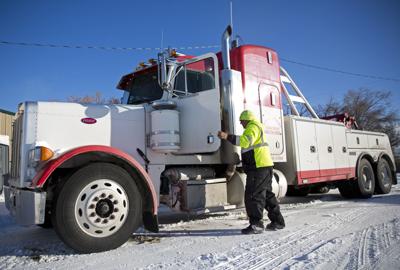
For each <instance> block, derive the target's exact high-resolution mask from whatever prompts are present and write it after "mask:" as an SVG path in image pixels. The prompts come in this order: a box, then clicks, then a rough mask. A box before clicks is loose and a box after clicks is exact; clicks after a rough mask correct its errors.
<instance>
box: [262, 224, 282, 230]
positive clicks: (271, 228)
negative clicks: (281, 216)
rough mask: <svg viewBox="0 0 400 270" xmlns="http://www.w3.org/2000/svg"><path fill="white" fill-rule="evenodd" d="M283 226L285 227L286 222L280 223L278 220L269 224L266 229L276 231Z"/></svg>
mask: <svg viewBox="0 0 400 270" xmlns="http://www.w3.org/2000/svg"><path fill="white" fill-rule="evenodd" d="M283 228H285V224H284V223H283V224H280V223H277V222H271V223H270V224H268V225H267V227H266V228H265V230H267V231H276V230H282V229H283Z"/></svg>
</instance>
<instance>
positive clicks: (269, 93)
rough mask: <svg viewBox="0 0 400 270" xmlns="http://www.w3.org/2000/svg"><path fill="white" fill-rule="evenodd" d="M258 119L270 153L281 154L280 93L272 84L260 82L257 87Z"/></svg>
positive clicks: (281, 122)
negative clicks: (262, 125) (262, 127)
mask: <svg viewBox="0 0 400 270" xmlns="http://www.w3.org/2000/svg"><path fill="white" fill-rule="evenodd" d="M258 99H259V109H260V121H261V122H262V123H263V124H264V130H265V134H266V136H267V142H268V144H269V149H270V151H271V154H272V155H273V156H274V155H281V154H282V153H283V151H284V137H283V135H284V131H283V129H284V127H283V121H282V119H283V112H282V110H281V108H280V104H281V95H280V92H279V90H278V89H277V88H276V86H274V85H270V84H267V83H260V85H259V87H258Z"/></svg>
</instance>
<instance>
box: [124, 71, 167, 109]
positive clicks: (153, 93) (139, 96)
mask: <svg viewBox="0 0 400 270" xmlns="http://www.w3.org/2000/svg"><path fill="white" fill-rule="evenodd" d="M128 92H129V98H128V104H141V103H146V102H151V101H154V100H157V99H160V98H161V97H162V95H163V90H162V89H161V87H160V85H159V84H158V78H157V70H153V71H150V72H147V73H142V74H139V75H137V77H134V79H133V82H132V84H131V86H130V88H129V89H128Z"/></svg>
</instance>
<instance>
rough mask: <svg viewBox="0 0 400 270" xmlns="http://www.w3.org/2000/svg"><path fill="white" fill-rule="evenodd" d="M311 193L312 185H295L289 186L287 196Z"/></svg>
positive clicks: (302, 195) (300, 195) (301, 195)
mask: <svg viewBox="0 0 400 270" xmlns="http://www.w3.org/2000/svg"><path fill="white" fill-rule="evenodd" d="M308 193H310V187H295V186H288V189H287V192H286V196H289V197H292V196H294V197H305V196H307V195H308Z"/></svg>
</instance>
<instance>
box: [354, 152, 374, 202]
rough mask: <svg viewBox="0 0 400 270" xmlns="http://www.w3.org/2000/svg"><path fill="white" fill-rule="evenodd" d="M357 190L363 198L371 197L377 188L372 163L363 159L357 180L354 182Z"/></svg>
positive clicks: (359, 166)
mask: <svg viewBox="0 0 400 270" xmlns="http://www.w3.org/2000/svg"><path fill="white" fill-rule="evenodd" d="M354 184H355V190H356V192H357V193H358V194H357V195H359V197H361V198H370V197H371V196H372V195H373V194H374V190H375V175H374V170H373V169H372V166H371V163H370V162H369V161H368V160H366V159H361V161H360V164H359V165H358V171H357V181H356V182H354Z"/></svg>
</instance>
